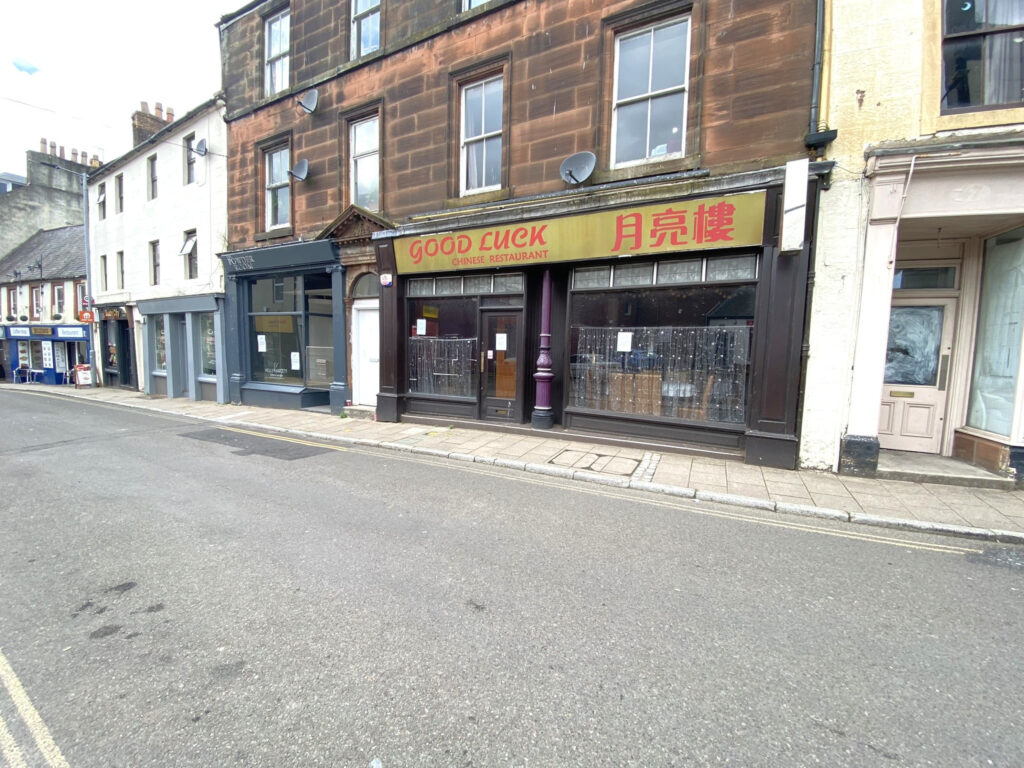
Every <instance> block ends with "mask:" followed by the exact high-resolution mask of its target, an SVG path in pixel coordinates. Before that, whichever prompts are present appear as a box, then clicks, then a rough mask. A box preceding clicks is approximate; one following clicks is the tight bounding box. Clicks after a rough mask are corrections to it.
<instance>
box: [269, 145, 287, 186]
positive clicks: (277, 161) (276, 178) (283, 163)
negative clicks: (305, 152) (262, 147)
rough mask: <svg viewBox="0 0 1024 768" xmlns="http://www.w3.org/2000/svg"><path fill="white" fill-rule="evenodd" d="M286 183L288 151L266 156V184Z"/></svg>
mask: <svg viewBox="0 0 1024 768" xmlns="http://www.w3.org/2000/svg"><path fill="white" fill-rule="evenodd" d="M287 181H288V150H287V149H279V150H276V151H274V152H269V153H268V154H267V183H268V184H283V183H286V182H287Z"/></svg>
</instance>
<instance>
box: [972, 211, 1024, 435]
mask: <svg viewBox="0 0 1024 768" xmlns="http://www.w3.org/2000/svg"><path fill="white" fill-rule="evenodd" d="M983 270H984V271H983V275H982V280H981V308H980V309H979V311H978V331H977V341H976V344H975V351H974V369H973V371H972V373H971V395H970V401H969V405H968V412H967V424H968V425H969V426H972V427H977V428H978V429H984V430H986V431H987V432H994V433H996V434H997V435H1005V436H1007V437H1009V435H1010V427H1011V424H1012V422H1013V406H1014V393H1015V392H1016V389H1017V368H1018V366H1019V364H1020V344H1021V317H1022V316H1024V229H1017V230H1014V231H1013V232H1010V233H1009V234H1007V235H1003V236H1001V237H997V238H993V239H991V240H989V241H988V242H987V243H986V247H985V262H984V267H983Z"/></svg>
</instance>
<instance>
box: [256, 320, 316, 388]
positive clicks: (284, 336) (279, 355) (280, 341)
mask: <svg viewBox="0 0 1024 768" xmlns="http://www.w3.org/2000/svg"><path fill="white" fill-rule="evenodd" d="M250 321H251V323H252V326H251V327H252V337H251V339H252V341H251V346H250V350H251V352H252V378H253V381H271V382H274V383H277V384H297V385H301V384H303V383H304V381H303V373H302V340H301V334H300V328H301V327H300V323H299V319H298V318H297V317H294V316H292V315H261V316H257V317H252V318H250Z"/></svg>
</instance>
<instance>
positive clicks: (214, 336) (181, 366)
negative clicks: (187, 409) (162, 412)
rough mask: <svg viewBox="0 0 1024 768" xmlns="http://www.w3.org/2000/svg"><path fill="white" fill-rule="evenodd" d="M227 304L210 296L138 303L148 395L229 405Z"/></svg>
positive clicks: (217, 297)
mask: <svg viewBox="0 0 1024 768" xmlns="http://www.w3.org/2000/svg"><path fill="white" fill-rule="evenodd" d="M223 301H224V300H223V297H222V296H214V295H207V296H182V297H177V298H169V299H150V300H147V301H140V302H139V304H138V311H139V314H141V315H142V317H143V318H144V325H143V355H142V358H143V361H144V363H145V371H146V377H145V385H144V389H145V392H146V393H147V394H153V395H165V396H167V397H187V398H190V399H192V400H212V401H215V402H219V403H224V402H227V382H226V380H225V379H226V377H225V376H223V371H224V370H225V361H224V349H223V348H224V344H223V343H222V342H220V341H219V340H220V339H222V338H223V327H222V326H223V322H222V317H223V312H222V311H221V306H222V304H223ZM218 372H220V373H218Z"/></svg>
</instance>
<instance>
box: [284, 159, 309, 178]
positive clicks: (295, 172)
mask: <svg viewBox="0 0 1024 768" xmlns="http://www.w3.org/2000/svg"><path fill="white" fill-rule="evenodd" d="M288 173H290V174H291V175H292V176H294V177H295V178H296V179H297V180H298V181H305V180H306V177H307V176H309V160H307V159H306V158H302V159H301V160H299V162H297V163H296V164H295V167H294V168H292V169H291V170H290V171H288Z"/></svg>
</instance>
